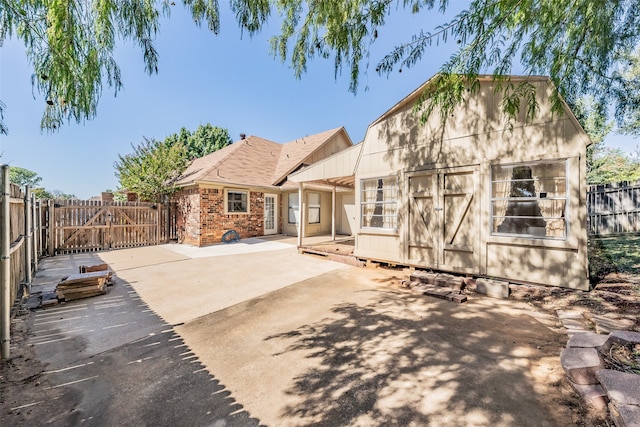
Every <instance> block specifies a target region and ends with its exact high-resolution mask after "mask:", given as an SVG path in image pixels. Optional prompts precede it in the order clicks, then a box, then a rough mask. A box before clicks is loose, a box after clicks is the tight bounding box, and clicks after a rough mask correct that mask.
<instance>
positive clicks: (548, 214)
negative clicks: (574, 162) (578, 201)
mask: <svg viewBox="0 0 640 427" xmlns="http://www.w3.org/2000/svg"><path fill="white" fill-rule="evenodd" d="M567 194H568V192H567V162H566V161H564V160H559V161H552V162H545V163H535V164H519V165H495V166H492V168H491V218H492V221H491V232H492V234H497V235H500V234H505V235H518V236H528V237H541V238H551V239H564V238H566V236H567V217H566V208H567V204H568V198H567Z"/></svg>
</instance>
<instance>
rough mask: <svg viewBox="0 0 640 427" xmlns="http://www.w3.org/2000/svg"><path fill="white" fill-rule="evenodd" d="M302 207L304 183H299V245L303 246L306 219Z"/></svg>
mask: <svg viewBox="0 0 640 427" xmlns="http://www.w3.org/2000/svg"><path fill="white" fill-rule="evenodd" d="M303 212H304V209H303V208H302V183H301V182H299V183H298V247H300V246H302V234H303V233H304V220H303Z"/></svg>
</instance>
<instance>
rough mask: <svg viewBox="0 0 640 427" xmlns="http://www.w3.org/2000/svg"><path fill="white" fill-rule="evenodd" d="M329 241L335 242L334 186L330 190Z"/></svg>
mask: <svg viewBox="0 0 640 427" xmlns="http://www.w3.org/2000/svg"><path fill="white" fill-rule="evenodd" d="M331 240H334V241H335V240H336V186H335V185H334V186H333V187H332V188H331Z"/></svg>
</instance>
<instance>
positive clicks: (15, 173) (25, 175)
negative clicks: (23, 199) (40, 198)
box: [9, 166, 42, 188]
mask: <svg viewBox="0 0 640 427" xmlns="http://www.w3.org/2000/svg"><path fill="white" fill-rule="evenodd" d="M41 181H42V177H40V176H38V174H37V173H36V172H34V171H31V170H29V169H25V168H21V167H18V166H11V167H10V168H9V182H11V183H13V184H16V185H19V186H20V187H24V186H25V185H28V186H29V187H31V188H35V187H37V186H38V185H39V184H40V182H41Z"/></svg>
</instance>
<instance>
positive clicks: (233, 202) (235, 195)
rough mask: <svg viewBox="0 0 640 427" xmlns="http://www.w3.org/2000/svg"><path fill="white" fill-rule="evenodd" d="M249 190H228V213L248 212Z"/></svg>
mask: <svg viewBox="0 0 640 427" xmlns="http://www.w3.org/2000/svg"><path fill="white" fill-rule="evenodd" d="M247 208H248V203H247V192H246V191H227V212H228V213H247V212H248V209H247Z"/></svg>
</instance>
